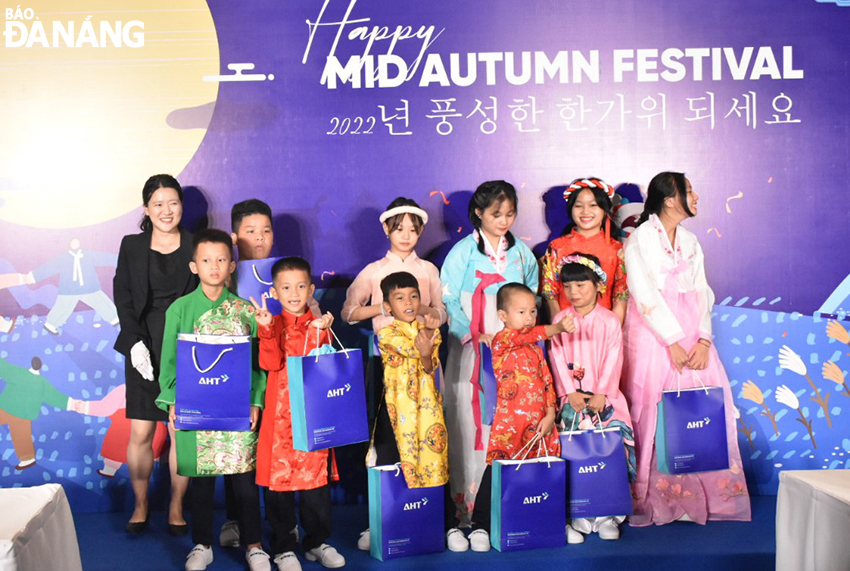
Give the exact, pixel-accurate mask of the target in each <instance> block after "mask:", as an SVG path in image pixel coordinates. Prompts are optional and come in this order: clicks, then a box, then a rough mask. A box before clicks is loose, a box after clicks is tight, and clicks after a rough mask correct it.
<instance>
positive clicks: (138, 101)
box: [0, 0, 220, 228]
mask: <svg viewBox="0 0 850 571" xmlns="http://www.w3.org/2000/svg"><path fill="white" fill-rule="evenodd" d="M20 7H21V9H24V8H31V9H32V12H31V13H30V14H29V15H31V19H21V20H16V21H17V22H19V23H18V24H10V23H9V21H8V20H5V21H3V22H0V24H5V28H4V31H7V32H8V31H9V30H10V28H14V30H15V35H13V36H9V35H8V34H7V35H6V36H5V37H2V36H0V101H2V105H0V125H2V126H3V127H2V128H3V136H2V138H0V220H4V221H7V222H11V223H14V224H20V225H25V226H34V227H39V228H75V227H81V226H89V225H92V224H97V223H100V222H104V221H106V220H110V219H112V218H115V217H117V216H121V215H123V214H126V213H128V212H130V211H131V210H133V209H136V208H138V207H139V206H141V200H142V198H141V190H142V186H143V184H144V182H145V180H146V179H147V178H148V177H149V176H150V175H153V174H157V173H169V174H173V175H175V176H177V175H179V174H180V172H181V171H182V170H183V168H184V167H185V166H186V165H187V164H188V163H189V161H190V160H191V158H192V156H193V155H194V154H195V151H197V149H198V147H199V145H200V144H201V141H202V140H203V138H204V135H205V134H206V131H207V129H206V125H204V126H202V127H200V128H193V129H175V128H172V127H169V126H168V124H167V123H166V117H167V116H168V114H169V113H171V112H172V111H174V110H177V109H185V108H189V107H196V106H200V105H205V104H209V103H213V102H215V100H216V96H217V95H218V83H215V82H204V81H203V79H202V78H203V76H205V75H216V74H218V73H219V69H220V68H219V49H218V37H217V35H216V31H215V26H214V24H213V19H212V15H211V14H210V11H209V8H208V7H207V3H206V2H205V1H204V0H168V1H165V0H135V1H115V0H81V1H78V0H74V1H68V0H44V1H38V0H34V1H32V2H27V3H26V4H21V6H20ZM5 15H6V14H4V16H5ZM132 21H138V22H140V23H142V24H143V29H142V28H141V27H139V26H138V25H136V26H134V27H133V28H130V27H129V26H127V24H128V23H129V22H132ZM36 22H40V23H41V24H40V27H41V28H43V30H44V32H45V33H44V36H43V37H44V40H42V38H41V37H40V36H39V34H38V30H37V28H38V27H39V25H38V24H37V23H36ZM85 22H90V25H91V29H92V30H93V31H94V36H92V35H88V34H86V33H84V29H86V28H88V27H89V26H88V25H87V24H85ZM56 23H59V24H60V25H61V26H60V27H61V30H58V31H57V30H55V26H56ZM71 23H73V35H69V37H70V42H71V44H72V45H73V47H68V45H67V44H68V41H67V40H66V39H65V38H66V36H64V35H63V32H64V33H65V34H67V32H68V30H69V28H70V26H71ZM119 23H120V24H119ZM104 24H107V26H106V27H108V28H110V29H112V30H113V31H114V30H119V31H126V32H127V35H126V36H125V37H121V38H120V41H119V42H118V43H120V46H119V45H116V42H115V39H116V38H115V36H114V35H113V36H111V35H110V34H109V33H108V31H106V32H104V30H103V27H102V26H103V25H104ZM21 28H25V29H26V30H27V31H26V32H22V31H21ZM142 32H143V33H144V45H141V46H140V47H130V45H128V44H132V43H136V44H138V43H139V42H138V39H139V36H134V35H133V34H136V33H142ZM24 33H26V34H27V36H28V37H27V40H28V42H27V43H30V44H31V45H30V47H27V45H26V43H24V44H23V45H20V46H18V45H17V44H20V43H22V37H23V34H24ZM92 37H94V38H95V40H96V41H95V42H92ZM80 38H82V40H83V41H82V42H80V41H79V40H80ZM31 40H34V41H31ZM54 40H56V43H55V44H54ZM44 41H46V42H47V43H48V45H49V47H45V45H44ZM10 42H11V44H12V47H10ZM93 43H96V44H97V46H95V45H93ZM77 44H79V46H78V45H77Z"/></svg>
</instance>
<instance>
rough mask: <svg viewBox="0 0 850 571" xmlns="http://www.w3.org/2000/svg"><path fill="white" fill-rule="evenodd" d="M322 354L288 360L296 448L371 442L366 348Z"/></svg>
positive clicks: (287, 367)
mask: <svg viewBox="0 0 850 571" xmlns="http://www.w3.org/2000/svg"><path fill="white" fill-rule="evenodd" d="M325 348H327V346H325ZM318 352H319V353H323V354H314V355H308V356H303V357H287V358H286V369H287V372H288V376H289V404H290V407H291V412H292V440H293V446H294V447H295V449H296V450H303V451H307V452H309V451H313V450H322V449H325V448H334V447H337V446H344V445H346V444H353V443H355V442H364V441H366V440H369V423H368V420H367V418H366V386H365V382H364V376H363V354H362V352H361V351H360V349H344V350H342V351H336V352H332V353H328V352H325V351H318Z"/></svg>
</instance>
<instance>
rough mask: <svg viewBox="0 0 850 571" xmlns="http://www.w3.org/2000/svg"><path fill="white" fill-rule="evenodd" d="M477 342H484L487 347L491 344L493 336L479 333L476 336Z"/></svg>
mask: <svg viewBox="0 0 850 571" xmlns="http://www.w3.org/2000/svg"><path fill="white" fill-rule="evenodd" d="M478 342H479V343H484V344H485V345H487V346H488V347H491V346H492V345H491V343H493V336H492V335H490V334H489V333H482V334H481V335H479V336H478Z"/></svg>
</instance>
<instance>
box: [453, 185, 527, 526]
mask: <svg viewBox="0 0 850 571" xmlns="http://www.w3.org/2000/svg"><path fill="white" fill-rule="evenodd" d="M516 212H517V195H516V190H515V189H514V187H513V186H512V185H511V184H509V183H507V182H505V181H503V180H497V181H490V182H485V183H483V184H481V185H480V186H479V187H478V188H477V189H476V190H475V192H474V193H473V195H472V198H471V199H470V201H469V219H470V221H471V222H472V224H473V226H474V227H475V230H474V231H473V232H472V234H470V235H469V236H467V237H465V238H463V239H461V241H460V242H458V243H457V244H455V246H454V247H453V248H452V250H451V251H450V252H449V255H448V256H447V257H446V260H445V262H444V263H443V269H442V272H441V274H440V275H441V277H442V281H443V284H444V286H443V301H444V302H445V304H446V310H447V311H448V313H449V339H448V344H449V355H448V361H447V364H446V369H445V379H446V383H445V384H446V387H445V400H444V404H445V407H446V426H447V428H448V432H449V466H450V467H451V487H452V494H453V496H454V498H455V500H456V501H457V502H458V503H459V504H460V509H461V514H462V515H463V519H464V520H468V519H469V515H470V514H471V512H472V506H473V503H474V500H475V494H476V492H477V491H478V483H479V482H480V481H481V476H482V474H483V473H484V466H485V464H486V462H485V460H486V458H485V448H486V443H487V441H488V438H489V435H490V427H489V426H487V425H485V424H483V423H482V415H481V404H480V403H481V400H480V399H481V395H480V390H481V386H480V383H479V378H478V372H479V368H480V350H479V343H480V342H483V343H487V344H489V343H490V341H492V339H493V335H495V334H496V333H498V332H499V330H501V329H502V327H503V324H502V322H501V321H500V320H499V318H498V315H497V313H496V294H497V292H498V291H499V288H500V287H501V286H502V284H504V283H508V282H518V283H522V284H525V285H526V286H528V287H529V288H531V289H532V290H533V291H537V287H538V266H537V260H536V259H535V258H534V254H533V253H532V252H531V250H530V249H529V248H528V246H526V245H525V244H524V243H522V242H520V241H517V240H516V238H514V236H513V234H511V231H510V230H511V227H512V226H513V223H514V221H515V220H516Z"/></svg>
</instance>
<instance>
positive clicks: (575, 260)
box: [558, 254, 608, 293]
mask: <svg viewBox="0 0 850 571" xmlns="http://www.w3.org/2000/svg"><path fill="white" fill-rule="evenodd" d="M567 264H581V265H582V266H585V267H587V268H590V269H591V270H593V273H594V274H596V275H597V276H599V279H601V280H602V283H601V284H600V286H599V293H605V290H606V289H607V284H608V274H606V273H605V270H603V269H602V267H601V266H600V265H599V264H597V263H596V262H594V261H593V260H591V259H590V258H586V257H584V256H579V255H578V254H570V255H569V256H565V257H563V258H561V261H560V262H559V263H558V273H560V272H561V268H563V267H564V266H565V265H567Z"/></svg>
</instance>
